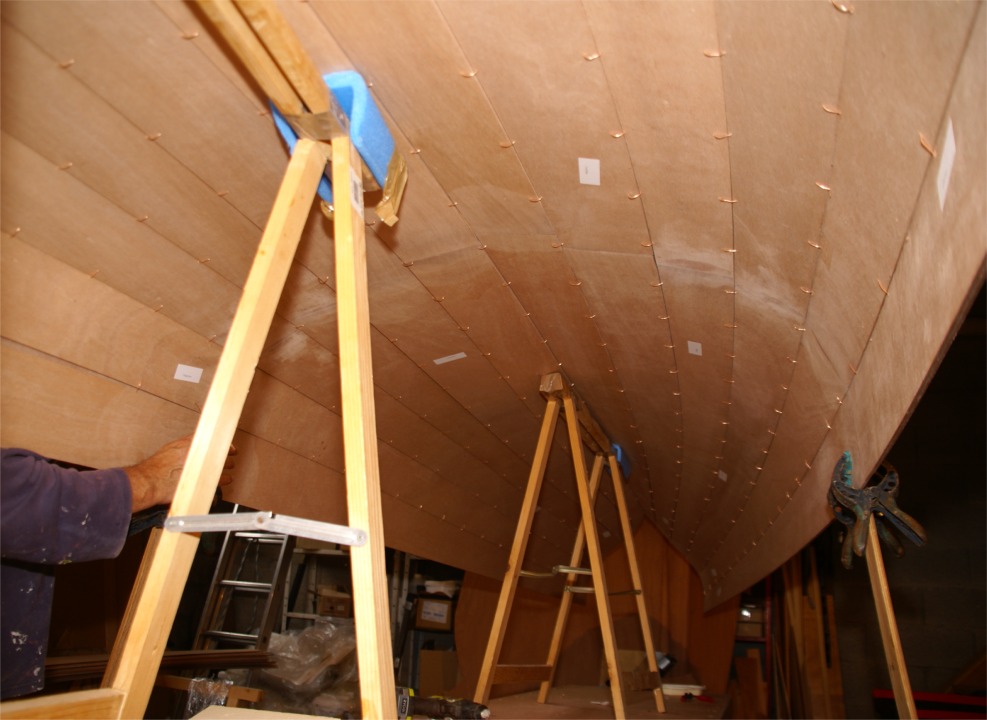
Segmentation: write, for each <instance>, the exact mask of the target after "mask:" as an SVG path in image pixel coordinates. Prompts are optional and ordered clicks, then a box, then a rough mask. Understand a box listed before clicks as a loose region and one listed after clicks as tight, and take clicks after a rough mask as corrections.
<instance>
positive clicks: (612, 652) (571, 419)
mask: <svg viewBox="0 0 987 720" xmlns="http://www.w3.org/2000/svg"><path fill="white" fill-rule="evenodd" d="M562 402H563V404H564V406H565V417H566V426H567V427H568V429H569V445H570V447H571V448H572V461H573V465H574V466H575V470H576V486H577V487H578V488H579V505H580V507H581V508H582V516H583V528H584V529H585V531H586V547H587V550H588V551H589V566H590V570H592V572H593V595H594V596H595V597H596V609H597V612H598V614H599V616H600V631H601V632H602V633H603V654H604V655H605V656H606V659H607V672H608V674H609V676H610V692H611V693H612V694H613V711H614V714H615V716H616V717H618V718H622V717H624V716H625V714H624V688H623V684H622V683H621V676H620V666H619V664H618V662H617V643H616V640H615V637H614V631H613V616H612V615H611V613H610V597H609V596H608V595H607V576H606V572H605V571H604V569H603V554H602V552H601V551H600V536H599V532H598V531H597V528H596V513H595V512H594V511H593V503H592V502H591V500H590V496H589V481H588V478H587V477H586V461H585V460H584V458H583V443H582V438H581V437H580V433H579V420H578V417H579V416H578V415H577V414H576V403H575V401H574V400H573V399H572V394H571V393H569V394H567V395H566V396H565V397H564V398H563V400H562Z"/></svg>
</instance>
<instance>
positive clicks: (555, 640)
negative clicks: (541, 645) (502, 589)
mask: <svg viewBox="0 0 987 720" xmlns="http://www.w3.org/2000/svg"><path fill="white" fill-rule="evenodd" d="M602 476H603V456H602V455H597V456H596V459H595V460H594V462H593V470H592V472H591V473H590V478H589V496H590V502H591V503H593V502H595V501H596V493H597V490H599V488H600V478H601V477H602ZM585 547H586V531H585V530H584V529H583V525H582V523H580V525H579V528H577V530H576V540H575V542H574V543H573V545H572V556H571V557H570V559H569V567H579V564H580V563H581V562H582V561H583V550H584V548H585ZM575 584H576V575H575V573H569V575H568V577H567V578H566V581H565V591H563V593H562V603H561V604H560V605H559V612H558V614H557V615H556V616H555V630H554V631H553V632H552V642H551V643H550V644H549V647H548V660H546V664H547V665H548V666H549V667H550V668H551V670H550V671H549V676H548V679H547V680H543V681H542V683H541V686H540V687H539V688H538V702H540V703H544V702H547V701H548V693H549V691H551V689H552V683H553V681H554V680H555V668H556V666H557V665H558V662H559V654H560V653H561V652H562V639H563V638H564V637H565V628H566V625H567V624H568V622H569V611H570V610H571V609H572V593H571V592H567V591H568V589H569V588H570V587H572V586H573V585H575Z"/></svg>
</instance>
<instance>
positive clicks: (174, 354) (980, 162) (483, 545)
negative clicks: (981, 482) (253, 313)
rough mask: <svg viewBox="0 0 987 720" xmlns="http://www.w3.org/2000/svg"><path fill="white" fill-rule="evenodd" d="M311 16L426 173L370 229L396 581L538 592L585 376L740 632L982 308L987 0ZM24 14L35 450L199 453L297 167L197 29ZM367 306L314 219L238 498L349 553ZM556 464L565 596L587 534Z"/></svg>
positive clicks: (27, 378)
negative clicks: (350, 399)
mask: <svg viewBox="0 0 987 720" xmlns="http://www.w3.org/2000/svg"><path fill="white" fill-rule="evenodd" d="M279 6H280V9H281V11H282V12H283V14H284V16H285V18H286V19H287V20H288V22H289V23H290V24H291V26H292V27H293V28H294V30H295V32H296V33H297V34H298V35H299V37H300V39H301V41H302V43H303V45H304V46H305V49H306V50H307V52H308V53H309V54H310V56H311V57H312V58H313V60H314V61H315V63H316V65H317V67H318V69H319V71H320V72H332V71H336V70H344V69H355V70H357V71H358V72H360V73H361V74H362V75H363V77H364V78H365V79H366V80H367V81H368V83H369V84H370V85H371V91H372V93H373V95H374V97H375V99H376V101H377V103H378V105H379V107H380V108H381V110H382V112H383V114H384V116H385V118H386V120H387V122H388V125H389V127H390V129H391V132H392V134H393V136H394V138H395V141H396V143H397V149H398V152H400V153H401V154H402V156H404V158H405V159H406V161H407V164H408V168H409V179H408V186H407V191H406V194H405V197H404V200H403V203H402V206H401V208H400V212H399V216H400V220H399V221H398V223H397V224H396V225H395V226H394V227H388V226H386V225H384V224H383V223H381V222H379V221H378V220H377V218H376V217H375V216H374V215H373V212H372V211H370V210H368V213H367V217H366V221H367V233H368V263H369V281H370V304H371V307H370V313H371V322H372V352H373V369H374V391H375V399H376V416H377V424H378V427H377V432H378V437H379V447H378V454H379V462H380V469H381V483H382V493H383V511H384V530H385V541H386V543H387V545H388V546H390V547H394V548H397V549H401V550H405V551H408V552H411V553H414V554H417V555H420V556H422V557H426V558H430V559H433V560H437V561H440V562H444V563H447V564H449V565H453V566H456V567H460V568H464V569H466V570H469V571H473V572H476V573H479V574H481V575H486V576H489V577H494V578H496V577H500V575H501V574H502V573H503V571H504V565H505V561H506V558H507V555H508V551H509V549H510V543H511V538H512V536H513V533H514V529H515V525H516V523H517V518H518V512H519V509H520V504H521V499H522V495H523V492H524V486H525V482H526V480H527V476H528V470H529V465H530V463H531V460H532V453H533V451H534V447H535V442H536V439H537V432H538V427H539V424H540V420H541V416H542V414H543V412H544V409H545V401H544V399H543V398H542V397H541V396H540V395H539V392H538V387H539V380H540V378H541V377H542V376H543V375H544V374H546V373H551V372H562V373H563V374H564V375H565V377H566V378H567V379H568V380H569V381H570V382H571V383H572V384H573V386H574V387H575V389H576V391H577V392H578V394H579V396H580V397H581V398H582V399H583V400H584V401H585V402H586V404H587V406H588V407H589V408H590V409H591V411H592V412H593V415H594V416H595V418H596V419H597V421H598V422H599V424H600V425H601V427H602V428H603V429H604V430H605V431H606V433H607V434H608V435H609V437H610V438H611V439H612V440H613V442H615V443H617V444H619V445H620V447H621V449H622V450H623V452H624V453H625V454H626V456H627V458H628V460H629V463H630V468H631V470H630V473H629V475H628V478H627V485H626V487H627V493H628V497H629V499H630V504H631V512H632V517H633V521H634V523H635V525H640V524H641V523H650V524H653V525H654V526H655V527H656V528H658V530H659V531H660V532H661V533H662V534H663V535H664V536H665V537H666V538H667V539H668V540H669V541H670V542H671V543H672V544H673V545H674V546H675V548H676V549H677V550H678V551H679V552H680V553H682V554H683V556H684V557H685V558H686V559H687V560H688V562H689V563H690V564H691V565H692V566H693V568H694V569H695V570H696V571H697V573H698V574H699V577H700V578H701V583H702V587H703V591H704V593H705V598H706V600H705V603H706V605H707V606H708V607H712V606H715V605H717V604H718V603H720V602H723V601H724V600H726V599H728V598H730V597H733V596H735V595H736V594H737V593H739V592H740V591H742V590H744V589H745V588H747V587H748V586H750V585H751V584H753V583H754V582H756V581H757V580H759V579H760V578H762V577H763V576H764V575H766V574H767V573H769V572H770V571H772V570H773V569H774V568H776V567H777V566H778V565H779V564H780V563H782V562H784V561H785V560H786V559H787V558H788V557H790V556H791V555H792V554H793V553H795V552H796V551H798V550H799V549H800V548H801V547H802V546H803V545H805V543H807V542H808V541H810V540H811V539H812V538H813V537H814V536H815V535H816V534H817V533H818V532H819V531H820V530H821V529H822V528H823V527H824V526H825V525H826V524H827V523H828V522H829V521H830V518H831V516H830V514H829V512H830V511H829V509H828V505H827V502H826V490H827V487H828V484H829V481H830V475H831V472H832V470H833V467H834V465H835V463H836V460H837V459H838V457H839V456H840V454H841V453H842V452H843V451H844V450H850V451H851V452H852V453H853V455H854V458H855V462H856V467H857V469H858V472H859V473H860V477H859V478H858V481H859V482H862V481H863V479H865V478H866V476H867V474H868V473H869V471H870V469H872V468H873V467H874V466H875V465H876V464H877V463H878V462H879V461H880V460H881V458H882V457H883V454H884V453H885V451H886V450H887V448H888V447H889V446H890V444H891V442H892V441H893V439H894V438H895V436H896V434H897V432H898V431H899V429H900V427H901V425H902V424H903V422H904V421H905V420H906V419H907V417H908V414H909V412H910V409H911V408H912V407H913V406H914V403H915V402H916V400H917V398H918V397H919V396H920V394H921V392H922V389H923V388H924V386H925V384H926V382H927V381H928V378H929V377H930V374H931V373H933V372H934V370H935V368H936V367H937V364H938V361H939V359H940V358H941V355H942V352H943V351H944V348H945V347H946V346H948V343H949V342H950V340H951V337H952V335H953V333H954V332H955V328H956V322H957V318H959V317H961V316H962V314H963V312H964V311H965V309H966V307H967V306H968V304H969V301H970V298H971V297H972V294H973V293H975V292H976V290H978V289H979V287H980V284H981V283H982V281H983V267H984V253H985V243H984V237H985V211H987V203H985V192H987V191H985V177H987V173H985V168H987V159H985V153H987V132H985V117H987V109H985V74H984V67H985V15H984V13H985V9H984V6H983V4H982V3H978V2H969V3H954V2H915V3H909V2H904V3H877V2H874V3H870V2H854V3H853V7H852V8H851V7H849V4H846V5H844V4H842V3H837V2H829V1H828V0H819V1H818V2H809V3H807V2H779V3H748V2H744V3H741V2H713V3H707V2H694V3H693V2H690V3H673V2H654V3H647V2H641V3H627V2H538V1H535V2H516V3H511V2H452V1H445V0H437V1H435V2H406V3H401V2H376V1H374V2H315V1H310V2H300V1H297V2H296V1H294V0H288V1H285V2H282V3H280V4H279ZM0 11H2V30H3V35H2V53H3V55H2V83H0V91H2V128H0V129H2V153H3V158H2V159H3V163H2V173H3V177H2V220H0V226H2V233H3V235H2V248H3V258H2V271H3V277H2V313H3V314H2V329H0V332H2V383H3V384H2V423H3V444H4V445H15V446H24V447H29V448H32V449H35V450H37V451H39V452H42V453H46V454H48V455H51V456H54V457H58V458H61V459H64V460H69V461H72V462H77V463H83V464H87V465H91V466H106V465H116V464H126V463H131V462H134V461H136V460H138V459H139V458H141V457H142V456H143V455H145V454H147V453H148V452H150V451H152V450H153V449H154V448H156V447H157V446H159V445H160V444H162V443H164V442H165V441H167V440H170V439H172V438H173V437H176V436H179V435H182V434H186V433H188V432H191V431H192V430H193V429H194V428H195V425H196V422H197V420H198V417H199V411H200V409H201V407H202V404H203V401H204V397H205V394H206V392H207V390H208V387H209V383H210V381H211V379H212V376H213V372H214V370H215V366H216V363H217V360H218V358H219V354H220V352H221V350H222V347H223V343H224V339H225V336H226V333H227V331H228V329H229V324H230V322H231V319H232V315H233V312H234V309H235V307H236V304H237V301H238V299H239V297H240V291H241V288H242V285H243V282H244V279H245V277H246V273H247V271H248V269H249V266H250V263H251V260H252V258H253V255H254V251H255V249H256V247H257V243H258V239H259V237H260V234H261V232H262V230H263V227H264V224H265V221H266V219H267V214H268V212H269V210H270V208H271V204H272V201H273V198H274V194H275V192H276V190H277V187H278V185H279V183H280V180H281V177H282V174H283V172H284V168H285V166H286V162H287V154H286V151H285V149H284V146H283V143H282V142H281V139H280V137H279V136H278V134H277V132H276V131H275V129H274V127H273V124H272V122H271V117H270V112H269V110H268V106H267V103H266V100H265V98H264V97H263V96H262V95H261V94H260V92H259V90H258V89H257V88H256V87H255V85H254V84H253V83H252V81H251V80H250V79H249V75H247V74H246V73H245V72H244V70H243V69H242V68H241V67H240V66H239V65H238V64H237V63H236V62H235V61H234V60H232V59H231V58H232V55H231V54H230V53H229V52H228V51H227V50H226V48H225V46H224V44H223V43H222V41H221V40H220V39H219V38H218V37H217V36H216V35H215V34H214V32H213V30H212V29H211V27H210V26H209V24H208V23H207V22H206V21H205V19H204V17H202V16H201V15H200V14H199V12H198V11H197V9H196V8H195V7H194V6H192V5H189V4H185V3H178V2H169V1H162V2H140V3H136V2H132V3H110V2H44V3H37V2H16V1H7V2H3V3H2V4H0ZM595 173H598V177H593V175H594V174H595ZM373 201H374V199H373V198H368V205H369V206H370V207H372V205H373ZM333 285H334V271H333V262H332V230H331V224H330V223H329V222H328V221H327V220H326V219H325V217H324V216H323V214H322V213H321V212H320V210H319V208H318V207H317V206H313V209H312V213H311V216H310V219H309V223H308V226H307V227H306V230H305V233H304V236H303V239H302V244H301V248H300V250H299V253H298V255H297V256H296V258H295V261H294V265H293V268H292V271H291V274H290V276H289V279H288V286H287V289H286V291H285V293H284V295H283V297H282V299H281V303H280V306H279V308H278V312H277V315H276V317H275V321H274V325H273V327H272V328H271V332H270V334H269V337H268V339H267V343H266V346H265V348H264V351H263V353H262V355H261V358H260V362H259V364H258V369H257V373H256V375H255V378H254V380H253V385H252V387H251V392H250V395H249V398H248V400H247V405H246V408H245V410H244V413H243V415H242V417H241V419H240V423H239V428H238V432H237V437H236V444H237V446H238V449H239V453H238V460H237V462H238V473H237V474H238V479H237V481H236V483H235V484H234V485H233V486H231V488H230V491H229V493H228V495H229V496H230V498H231V499H233V500H235V501H237V502H241V503H244V504H247V505H250V506H252V507H257V508H263V509H269V510H274V511H275V512H281V513H286V514H291V515H299V516H303V517H309V518H314V519H320V520H327V521H331V522H340V523H345V522H346V517H345V514H346V511H345V500H344V497H343V493H344V485H343V473H344V471H345V468H344V463H343V457H342V449H341V448H342V431H341V418H340V409H339V406H340V398H339V380H338V363H337V355H338V352H337V340H336V328H335V314H334V312H333V311H334V308H335V294H334V289H333ZM200 373H201V375H200ZM555 442H556V448H555V450H554V451H553V452H552V455H551V457H550V461H549V469H548V475H547V478H546V486H545V489H544V491H543V495H542V498H541V501H540V507H539V512H538V515H537V517H536V520H535V525H534V529H533V535H532V541H531V543H530V545H529V552H528V556H527V558H526V561H525V562H526V565H527V566H529V567H530V568H532V569H542V570H544V569H547V568H550V567H551V566H553V565H556V564H559V562H561V561H563V560H564V559H565V558H567V557H568V555H569V552H570V550H571V546H572V538H573V536H574V533H575V528H576V525H577V522H578V517H579V507H578V499H577V495H576V492H575V487H574V485H573V477H572V470H571V467H570V465H569V463H570V460H569V454H568V452H567V448H566V445H565V443H566V440H565V433H558V434H557V438H556V441H555ZM604 487H605V488H606V487H607V484H606V483H605V484H604ZM597 511H598V515H599V518H598V519H599V523H600V526H601V528H602V529H603V531H604V532H603V537H604V538H605V540H604V543H605V546H609V547H613V546H614V545H615V544H616V543H617V542H618V539H619V537H620V531H619V527H618V520H617V513H616V509H615V506H614V501H613V494H612V491H609V490H605V491H604V494H603V496H602V497H601V499H600V500H599V502H598V506H597ZM605 549H606V547H605Z"/></svg>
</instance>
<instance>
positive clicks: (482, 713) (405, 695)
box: [397, 687, 490, 720]
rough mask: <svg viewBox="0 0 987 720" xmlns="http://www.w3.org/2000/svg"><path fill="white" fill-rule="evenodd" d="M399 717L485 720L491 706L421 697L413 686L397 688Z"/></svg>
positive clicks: (465, 701) (438, 719) (436, 719)
mask: <svg viewBox="0 0 987 720" xmlns="http://www.w3.org/2000/svg"><path fill="white" fill-rule="evenodd" d="M397 704H398V717H402V718H411V717H415V716H424V717H428V718H434V719H435V720H485V719H486V718H488V717H490V708H488V707H487V706H486V705H481V704H479V703H475V702H472V701H471V700H451V699H449V698H444V697H427V698H426V697H419V696H417V695H415V691H414V690H413V689H412V688H406V687H399V688H397Z"/></svg>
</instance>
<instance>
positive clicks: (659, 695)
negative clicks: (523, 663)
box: [609, 455, 665, 713]
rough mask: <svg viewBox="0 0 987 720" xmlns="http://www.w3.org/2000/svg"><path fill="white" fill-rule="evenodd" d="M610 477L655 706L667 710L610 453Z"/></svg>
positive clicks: (619, 482)
mask: <svg viewBox="0 0 987 720" xmlns="http://www.w3.org/2000/svg"><path fill="white" fill-rule="evenodd" d="M609 459H610V477H611V478H612V479H613V494H614V497H615V498H616V500H617V512H618V513H619V514H620V527H621V529H622V530H623V532H624V546H625V547H626V548H627V563H628V564H629V565H630V569H631V583H632V584H633V586H634V590H636V591H637V595H636V596H635V600H637V614H638V619H639V620H640V621H641V635H642V637H643V638H644V652H645V654H646V655H647V656H648V670H650V671H651V672H653V673H655V677H656V678H657V681H658V687H656V688H655V689H654V695H655V708H656V709H657V710H658V712H662V713H663V712H665V693H664V691H663V690H662V687H661V671H660V670H659V669H658V658H657V657H655V642H654V638H652V637H651V621H650V620H648V606H647V604H646V603H645V602H644V588H642V587H641V585H642V583H641V569H640V568H639V567H638V564H637V550H636V549H635V548H634V529H633V528H632V527H631V518H630V516H629V515H628V514H627V498H626V497H625V495H624V479H623V477H622V476H621V474H620V464H619V463H618V462H617V457H616V456H615V455H610V456H609Z"/></svg>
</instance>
